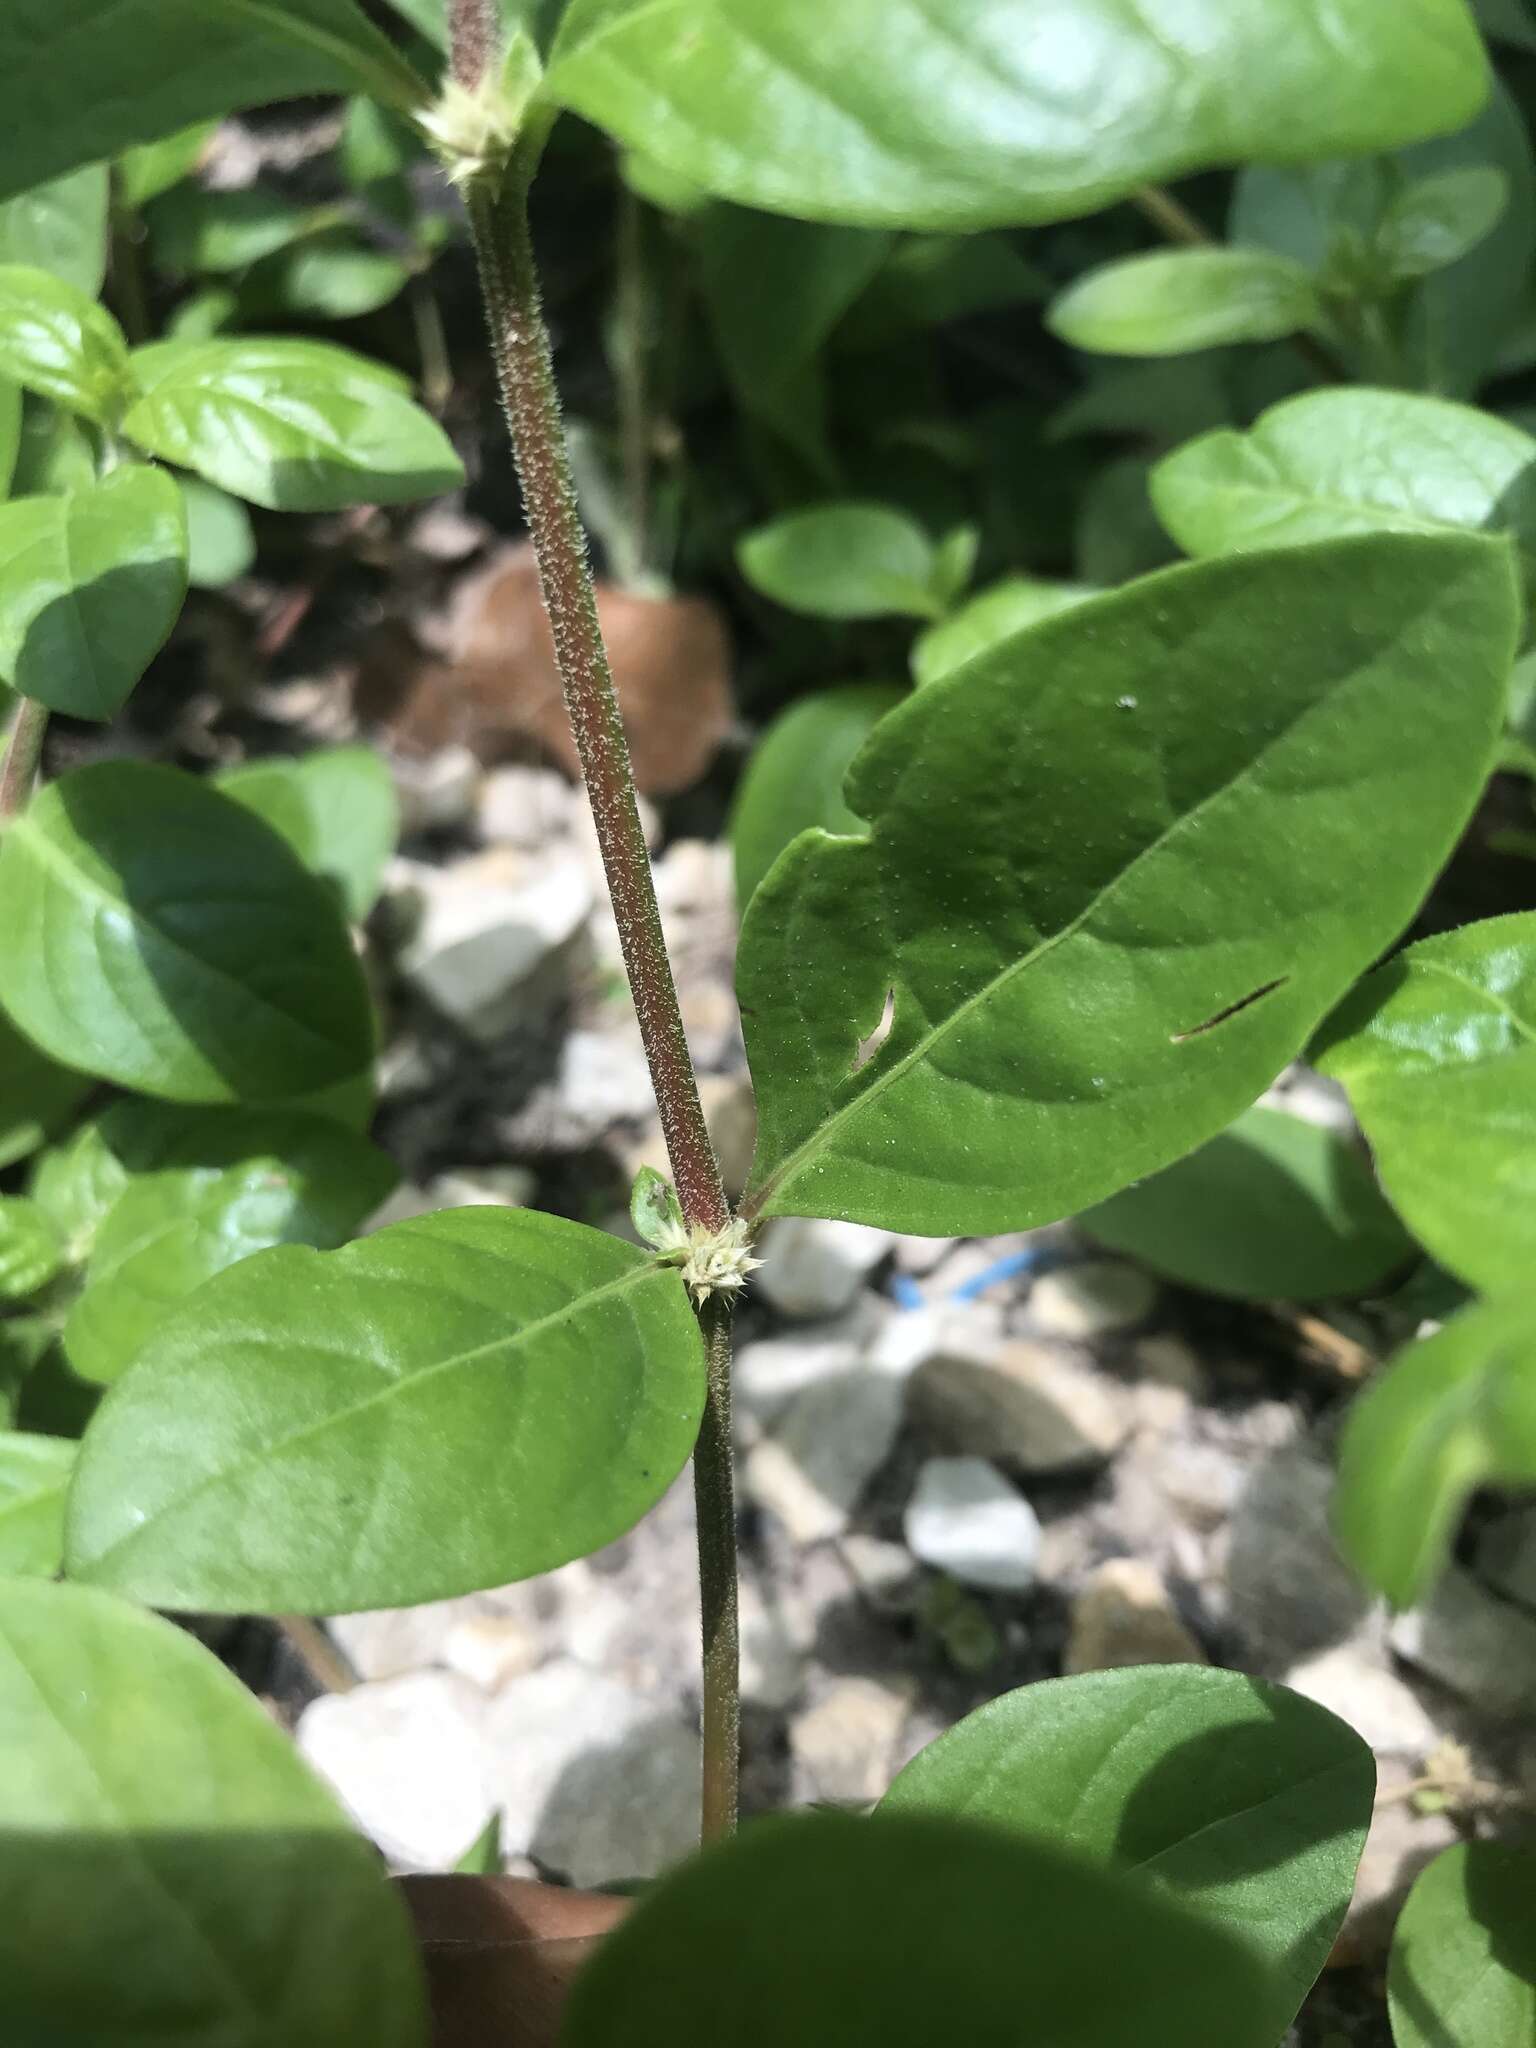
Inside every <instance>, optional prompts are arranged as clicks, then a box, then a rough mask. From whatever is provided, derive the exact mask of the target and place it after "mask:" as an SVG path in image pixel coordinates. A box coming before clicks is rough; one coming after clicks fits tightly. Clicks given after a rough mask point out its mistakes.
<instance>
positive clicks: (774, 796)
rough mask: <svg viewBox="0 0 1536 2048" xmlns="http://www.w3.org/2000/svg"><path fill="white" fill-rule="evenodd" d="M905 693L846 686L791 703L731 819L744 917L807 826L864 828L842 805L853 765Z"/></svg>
mask: <svg viewBox="0 0 1536 2048" xmlns="http://www.w3.org/2000/svg"><path fill="white" fill-rule="evenodd" d="M906 694H907V693H906V691H905V690H902V689H898V688H897V687H895V686H894V685H888V684H885V683H845V684H843V685H841V686H840V687H839V688H836V689H831V690H818V691H817V692H816V694H815V696H814V697H805V698H802V699H801V701H800V702H799V703H798V704H791V705H790V706H789V708H788V710H786V711H782V712H781V713H780V714H779V716H778V717H777V718H776V719H775V720H774V721H773V723H772V724H771V725H770V726H769V727H768V729H767V731H766V732H765V733H764V734H763V735H762V737H761V739H759V740H758V742H757V744H756V746H755V747H754V748H753V749H752V753H751V756H750V758H749V759H748V762H747V771H746V773H745V775H743V777H742V779H741V785H740V787H739V789H738V790H737V792H736V802H735V806H734V808H733V810H732V812H731V827H730V829H731V852H732V856H733V858H734V860H735V863H736V900H737V902H738V903H739V904H740V905H741V907H742V908H743V910H744V909H745V908H746V906H747V903H748V901H749V900H750V898H751V895H752V892H753V890H754V889H756V887H757V885H758V883H759V882H760V881H761V880H762V879H763V877H764V875H766V874H767V872H768V870H769V869H770V868H771V867H772V866H773V864H774V862H775V861H776V860H777V859H778V857H779V855H780V854H781V853H782V852H783V851H784V849H785V847H786V846H788V844H789V843H790V841H791V840H792V839H794V838H795V837H796V836H797V835H798V834H799V833H801V832H803V831H805V830H806V829H807V827H808V826H812V825H820V826H823V827H824V828H825V829H826V830H827V831H828V832H858V831H862V829H863V827H862V825H861V824H860V821H859V820H858V819H857V818H856V817H855V816H854V814H853V812H852V811H850V810H849V808H848V806H847V804H845V803H844V801H843V777H844V775H845V774H846V772H847V769H848V763H849V762H850V761H851V760H852V759H853V757H854V755H855V754H856V753H857V752H858V751H859V749H860V747H862V746H863V744H864V742H865V740H866V739H867V738H868V737H869V735H870V733H871V732H873V730H874V728H875V727H876V725H878V724H879V722H880V720H881V719H882V718H883V717H884V716H885V714H886V712H887V711H890V710H893V709H894V708H895V706H896V705H898V704H899V703H900V702H901V701H902V699H903V698H904V697H905V696H906Z"/></svg>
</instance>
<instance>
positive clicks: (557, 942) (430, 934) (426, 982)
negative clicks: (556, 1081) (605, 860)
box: [395, 854, 592, 1040]
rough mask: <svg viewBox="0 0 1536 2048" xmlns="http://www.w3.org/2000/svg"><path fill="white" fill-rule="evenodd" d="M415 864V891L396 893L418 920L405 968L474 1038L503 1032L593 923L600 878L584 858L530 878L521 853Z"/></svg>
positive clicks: (402, 957) (402, 962)
mask: <svg viewBox="0 0 1536 2048" xmlns="http://www.w3.org/2000/svg"><path fill="white" fill-rule="evenodd" d="M401 865H404V864H402V863H397V864H396V866H397V868H398V867H399V866H401ZM410 865H411V868H412V873H411V875H410V877H409V879H408V888H407V890H400V889H397V890H396V892H395V900H396V906H397V909H398V910H400V911H403V912H404V914H405V917H406V919H407V920H408V921H409V924H410V936H409V938H408V939H407V940H406V941H405V943H404V945H403V946H402V947H401V948H400V950H399V952H398V954H397V956H396V959H397V964H398V966H399V969H400V972H401V974H402V975H403V976H404V978H405V980H406V981H407V982H408V983H409V984H410V986H411V987H412V988H414V989H415V990H417V992H418V993H419V994H421V995H423V996H425V998H426V999H427V1001H428V1002H429V1003H431V1004H432V1006H433V1008H434V1009H436V1010H438V1011H440V1012H441V1013H442V1015H444V1016H445V1017H447V1018H449V1019H450V1020H451V1021H452V1022H453V1023H455V1024H457V1025H459V1026H460V1028H461V1029H462V1030H464V1031H466V1032H468V1033H469V1034H470V1035H471V1036H472V1037H475V1038H479V1039H482V1040H490V1039H492V1038H495V1037H496V1036H497V1035H498V1034H499V1033H500V1032H502V1031H503V1030H505V1028H506V1027H507V1025H508V1024H509V1023H510V1022H512V1021H513V1019H514V1018H515V1017H516V1016H517V1014H518V1012H519V1010H520V1008H521V1007H522V1005H521V1001H520V992H521V991H522V990H523V989H524V988H525V987H526V985H527V984H528V983H529V982H530V981H531V979H532V978H533V976H534V975H535V974H536V973H537V972H538V970H539V969H540V968H541V967H542V966H543V965H544V964H545V962H546V961H548V960H549V959H550V958H551V957H552V956H553V955H555V954H557V953H558V952H560V951H561V949H562V948H563V947H565V946H567V945H568V944H569V943H570V942H571V940H573V939H574V938H575V937H576V935H577V933H578V932H579V931H580V930H581V929H582V927H583V925H584V924H585V923H586V921H587V918H588V916H589V915H590V913H591V910H592V890H591V886H590V884H589V883H588V881H587V879H586V877H585V876H584V875H583V873H582V871H581V868H580V865H579V864H578V863H577V862H575V861H574V860H572V861H561V862H558V863H556V864H555V865H553V866H550V867H546V868H544V869H542V870H540V871H534V872H533V873H531V874H530V875H528V876H527V878H526V879H521V880H515V879H513V878H514V876H515V874H516V863H515V861H510V860H505V859H502V858H501V857H500V856H498V855H496V854H487V855H481V856H478V857H476V858H475V859H473V860H468V861H461V862H460V863H459V864H458V865H457V866H455V867H449V868H431V867H426V866H423V865H419V864H416V863H411V864H410ZM402 897H408V900H406V901H405V902H402V901H401V898H402Z"/></svg>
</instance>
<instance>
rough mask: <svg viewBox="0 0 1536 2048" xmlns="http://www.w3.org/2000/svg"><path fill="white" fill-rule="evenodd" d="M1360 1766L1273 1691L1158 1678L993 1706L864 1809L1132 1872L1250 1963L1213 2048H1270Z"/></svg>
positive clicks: (1064, 1685) (1323, 1933)
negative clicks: (1246, 1998)
mask: <svg viewBox="0 0 1536 2048" xmlns="http://www.w3.org/2000/svg"><path fill="white" fill-rule="evenodd" d="M1375 1786H1376V1771H1375V1765H1374V1762H1373V1760H1372V1757H1371V1752H1370V1751H1369V1749H1367V1747H1366V1745H1365V1744H1364V1743H1363V1742H1362V1741H1361V1740H1360V1738H1359V1736H1358V1735H1356V1734H1355V1733H1354V1731H1353V1730H1352V1729H1350V1728H1347V1727H1346V1726H1345V1725H1344V1723H1343V1722H1342V1721H1339V1720H1337V1719H1335V1717H1334V1716H1333V1715H1332V1714H1330V1713H1328V1712H1327V1711H1326V1709H1324V1708H1322V1707H1319V1706H1316V1705H1314V1704H1313V1702H1312V1701H1311V1700H1307V1699H1303V1698H1302V1697H1301V1696H1300V1695H1299V1694H1297V1693H1293V1692H1287V1691H1286V1690H1285V1688H1284V1687H1283V1686H1278V1685H1266V1684H1264V1683H1263V1682H1262V1680H1259V1679H1256V1678H1247V1677H1244V1676H1243V1675H1242V1674H1241V1673H1239V1672H1236V1671H1209V1670H1206V1669H1204V1668H1201V1667H1198V1666H1195V1665H1172V1666H1166V1665H1165V1666H1161V1667H1153V1668H1150V1669H1147V1668H1143V1669H1140V1670H1125V1671H1095V1672H1090V1673H1088V1674H1086V1675H1085V1676H1083V1677H1079V1678H1058V1679H1048V1680H1046V1681H1045V1682H1044V1683H1043V1684H1037V1685H1031V1686H1027V1687H1025V1688H1024V1689H1023V1690H1022V1691H1019V1692H1013V1693H1007V1694H1005V1695H1004V1696H1003V1697H1002V1698H1001V1699H997V1700H993V1701H992V1702H991V1704H990V1705H988V1706H985V1707H982V1708H980V1709H979V1710H978V1711H977V1712H975V1713H973V1714H970V1715H968V1716H967V1717H966V1718H965V1720H963V1721H962V1722H960V1724H959V1725H958V1727H955V1728H951V1729H950V1730H949V1732H948V1733H947V1734H945V1735H941V1736H940V1737H939V1739H938V1740H937V1741H936V1742H933V1743H930V1744H929V1745H928V1747H927V1748H926V1749H925V1750H923V1751H922V1752H921V1753H920V1754H919V1755H918V1756H916V1757H914V1758H913V1760H912V1762H911V1763H909V1764H908V1765H907V1767H906V1769H905V1770H903V1771H902V1772H901V1773H900V1775H899V1776H898V1777H897V1779H896V1782H895V1783H894V1784H893V1785H892V1787H891V1789H890V1791H889V1792H888V1793H887V1794H886V1795H885V1798H884V1799H883V1800H882V1802H881V1804H880V1809H879V1818H880V1819H881V1820H882V1821H883V1819H884V1816H885V1815H887V1814H892V1813H894V1814H916V1813H927V1814H933V1815H935V1816H938V1815H944V1816H947V1817H948V1818H950V1819H951V1820H958V1821H970V1822H974V1823H976V1824H978V1825H985V1826H988V1827H999V1828H1007V1829H1008V1830H1010V1832H1013V1833H1016V1834H1018V1835H1021V1836H1023V1837H1024V1838H1025V1839H1026V1840H1028V1841H1030V1842H1031V1843H1035V1844H1039V1845H1041V1846H1045V1845H1047V1844H1048V1845H1050V1846H1051V1847H1052V1848H1056V1849H1061V1850H1070V1851H1072V1852H1073V1853H1074V1854H1076V1855H1078V1856H1080V1857H1082V1858H1084V1859H1085V1860H1086V1861H1087V1862H1088V1863H1090V1864H1093V1865H1096V1866H1098V1867H1100V1868H1102V1869H1104V1870H1106V1871H1115V1872H1124V1873H1126V1874H1127V1875H1130V1874H1132V1873H1134V1874H1135V1876H1136V1877H1138V1878H1139V1879H1141V1880H1142V1881H1143V1882H1144V1883H1147V1884H1149V1885H1150V1886H1151V1887H1152V1888H1153V1889H1154V1891H1156V1892H1160V1893H1162V1894H1163V1895H1164V1896H1166V1897H1167V1898H1168V1899H1169V1900H1170V1902H1175V1903H1177V1904H1178V1905H1180V1906H1182V1907H1184V1908H1186V1909H1187V1910H1188V1911H1189V1912H1190V1913H1191V1914H1194V1915H1197V1916H1198V1917H1199V1918H1200V1919H1201V1920H1204V1921H1206V1922H1208V1923H1209V1924H1210V1926H1211V1928H1212V1930H1213V1932H1214V1931H1215V1930H1217V1929H1219V1930H1220V1931H1221V1932H1223V1933H1225V1934H1228V1935H1230V1936H1231V1937H1232V1938H1233V1939H1234V1940H1235V1941H1236V1942H1238V1943H1240V1944H1242V1945H1243V1946H1244V1947H1246V1948H1248V1949H1250V1950H1251V1951H1252V1952H1253V1954H1254V1957H1255V1960H1256V1961H1257V1962H1258V1963H1259V1964H1260V1965H1261V1966H1262V1969H1263V1972H1264V1979H1265V1981H1264V1989H1263V1990H1262V1991H1261V1992H1259V1993H1258V1994H1257V1995H1256V1997H1255V1998H1254V2000H1253V2002H1252V2003H1250V2004H1248V2005H1246V2006H1244V2007H1243V2009H1242V2010H1241V2012H1239V2011H1237V2010H1236V2009H1234V2011H1233V2013H1232V2015H1231V2020H1230V2027H1229V2030H1228V2031H1227V2033H1226V2034H1225V2035H1224V2037H1223V2048H1249V2044H1251V2048H1274V2044H1275V2042H1276V2041H1278V2040H1279V2039H1280V2036H1281V2035H1282V2034H1283V2033H1284V2031H1285V2029H1286V2028H1287V2026H1289V2024H1290V2022H1291V2021H1292V2020H1293V2019H1294V2018H1295V2016H1296V2009H1297V2007H1298V2006H1299V2005H1300V2004H1301V2001H1302V1999H1303V1997H1304V1996H1305V1995H1306V1993H1307V1991H1308V1990H1309V1989H1310V1988H1311V1985H1312V1982H1313V1979H1314V1978H1315V1977H1316V1976H1317V1973H1318V1971H1319V1970H1321V1968H1322V1967H1323V1964H1324V1963H1325V1962H1326V1961H1327V1958H1328V1951H1329V1949H1330V1948H1331V1946H1332V1944H1333V1940H1334V1937H1335V1935H1336V1934H1337V1933H1338V1930H1339V1926H1340V1923H1341V1922H1342V1921H1343V1918H1344V1913H1345V1910H1346V1908H1347V1907H1348V1905H1349V1900H1350V1894H1351V1892H1352V1891H1353V1889H1354V1882H1355V1866H1356V1864H1357V1863H1358V1862H1359V1860H1360V1851H1361V1849H1362V1848H1363V1847H1364V1845H1365V1836H1366V1830H1367V1828H1368V1827H1369V1826H1370V1820H1371V1805H1372V1799H1373V1796H1374V1793H1375Z"/></svg>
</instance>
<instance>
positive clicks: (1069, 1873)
mask: <svg viewBox="0 0 1536 2048" xmlns="http://www.w3.org/2000/svg"><path fill="white" fill-rule="evenodd" d="M1264 1989H1265V1986H1264V1981H1263V1977H1262V1974H1261V1972H1260V1971H1259V1969H1258V1967H1257V1966H1256V1964H1255V1963H1254V1962H1253V1960H1252V1958H1251V1957H1250V1956H1249V1955H1248V1954H1246V1953H1245V1951H1244V1950H1243V1949H1242V1948H1240V1947H1239V1946H1238V1945H1237V1944H1236V1943H1235V1942H1231V1941H1229V1940H1227V1939H1226V1938H1225V1937H1223V1936H1222V1935H1220V1934H1217V1933H1214V1932H1213V1931H1212V1930H1211V1929H1209V1928H1208V1927H1205V1926H1202V1925H1201V1924H1200V1922H1199V1921H1198V1920H1196V1919H1194V1918H1193V1917H1192V1916H1190V1915H1188V1914H1185V1913H1182V1912H1180V1911H1179V1910H1178V1909H1177V1908H1176V1907H1174V1906H1171V1905H1169V1904H1168V1903H1166V1901H1164V1900H1163V1899H1160V1898H1158V1897H1157V1896H1156V1895H1155V1893H1153V1892H1152V1890H1151V1889H1150V1888H1149V1887H1147V1886H1142V1885H1136V1884H1134V1883H1132V1882H1131V1881H1129V1880H1127V1879H1125V1878H1122V1877H1117V1876H1115V1875H1113V1874H1111V1873H1110V1872H1108V1871H1104V1870H1094V1869H1092V1868H1090V1867H1089V1866H1088V1865H1086V1864H1084V1863H1082V1862H1080V1861H1078V1860H1076V1859H1069V1858H1068V1857H1067V1856H1065V1855H1063V1854H1062V1853H1061V1851H1060V1850H1058V1849H1056V1848H1054V1847H1051V1848H1047V1847H1044V1846H1042V1845H1041V1844H1039V1843H1037V1842H1032V1841H1029V1840H1026V1839H1021V1838H1018V1837H1015V1836H1009V1835H1007V1834H1004V1833H1003V1832H1002V1831H1001V1830H999V1829H996V1828H991V1827H986V1828H976V1827H967V1826H964V1825H962V1824H960V1823H958V1822H956V1821H952V1820H936V1819H934V1818H932V1817H931V1816H929V1815H926V1814H899V1815H898V1814H891V1815H883V1816H879V1817H877V1818H876V1819H874V1820H861V1819H855V1818H854V1817H853V1816H851V1815H848V1814H839V1813H809V1814H795V1815H784V1816H780V1817H778V1818H775V1819H772V1820H764V1821H757V1822H755V1823H754V1824H753V1825H752V1827H751V1828H750V1829H748V1831H747V1832H746V1833H745V1834H744V1835H742V1836H740V1837H739V1838H738V1839H737V1840H735V1841H733V1842H727V1843H724V1844H722V1845H720V1846H718V1847H716V1848H714V1849H712V1850H709V1851H706V1853H705V1854H704V1855H703V1856H702V1857H698V1858H696V1859H695V1860H693V1861H692V1862H689V1863H686V1864H684V1865H683V1867H682V1868H681V1869H680V1870H677V1871H674V1872H672V1873H671V1874H670V1875H669V1876H668V1877H666V1878H664V1879H663V1880H661V1881H660V1882H659V1883H658V1884H656V1885H654V1886H652V1887H651V1888H650V1889H649V1890H648V1891H647V1892H646V1894H645V1896H644V1897H643V1898H641V1899H640V1900H639V1902H638V1903H637V1904H636V1906H635V1908H634V1910H633V1911H632V1912H631V1913H630V1914H629V1915H628V1916H627V1917H626V1918H625V1920H624V1921H623V1922H622V1923H621V1924H620V1925H619V1926H618V1927H617V1928H616V1929H615V1930H614V1931H613V1932H612V1933H611V1934H609V1935H608V1936H606V1937H605V1939H604V1941H603V1943H602V1946H601V1947H600V1948H599V1949H598V1951H597V1953H596V1955H595V1956H594V1957H593V1958H592V1960H591V1961H590V1962H589V1963H588V1964H587V1966H586V1967H585V1968H584V1969H583V1970H582V1972H581V1974H580V1976H579V1977H578V1978H577V1980H576V1983H575V1986H574V1989H573V1993H572V1997H571V2003H570V2006H569V2008H568V2011H567V2017H566V2030H565V2033H564V2034H563V2035H562V2041H563V2042H564V2044H565V2048H675V2044H676V2043H679V2042H688V2043H690V2044H692V2043H703V2042H716V2041H721V2042H723V2041H725V2040H727V2039H728V2040H729V2042H730V2044H731V2048H787V2044H788V2043H791V2042H793V2043H794V2048H933V2044H934V2043H936V2042H951V2041H953V2042H964V2043H967V2044H970V2048H982V2044H983V2043H986V2044H992V2043H996V2044H999V2048H1002V2044H1005V2043H1006V2044H1014V2043H1020V2044H1022V2043H1024V2042H1029V2043H1038V2044H1040V2048H1045V2044H1046V2043H1049V2048H1231V2044H1232V2042H1233V2039H1234V2035H1233V2022H1234V2016H1236V2015H1240V2014H1243V2013H1244V2012H1246V2011H1247V2010H1248V2009H1249V2006H1250V2002H1251V2001H1252V2000H1254V1999H1255V1998H1262V1996H1263V1994H1264ZM1271 2048H1272V2044H1271Z"/></svg>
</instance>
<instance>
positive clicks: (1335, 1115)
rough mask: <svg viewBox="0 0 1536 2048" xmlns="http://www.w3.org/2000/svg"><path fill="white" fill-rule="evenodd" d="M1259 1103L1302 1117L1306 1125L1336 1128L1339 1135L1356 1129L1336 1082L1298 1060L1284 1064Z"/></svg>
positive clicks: (1343, 1095)
mask: <svg viewBox="0 0 1536 2048" xmlns="http://www.w3.org/2000/svg"><path fill="white" fill-rule="evenodd" d="M1259 1105H1260V1107H1261V1108H1265V1109H1283V1110H1285V1111H1286V1112H1287V1114H1288V1115H1290V1116H1299V1117H1302V1118H1304V1119H1305V1121H1306V1122H1307V1123H1309V1124H1320V1125H1321V1126H1322V1127H1323V1129H1324V1130H1328V1131H1337V1132H1338V1133H1339V1135H1340V1136H1341V1137H1353V1135H1354V1133H1355V1130H1356V1128H1357V1126H1356V1124H1355V1115H1354V1111H1353V1110H1352V1109H1351V1108H1350V1106H1349V1097H1348V1095H1347V1094H1346V1093H1345V1092H1344V1090H1343V1088H1342V1087H1340V1085H1339V1083H1338V1082H1337V1081H1325V1080H1324V1079H1323V1076H1322V1075H1321V1074H1318V1073H1315V1072H1314V1071H1313V1070H1312V1068H1311V1067H1304V1066H1302V1065H1301V1064H1300V1063H1299V1062H1297V1064H1295V1065H1294V1066H1289V1067H1287V1068H1286V1070H1285V1072H1284V1073H1283V1074H1282V1075H1281V1076H1280V1078H1279V1080H1278V1081H1276V1083H1275V1085H1274V1086H1273V1087H1272V1088H1269V1089H1266V1090H1265V1092H1264V1094H1262V1095H1261V1096H1260V1097H1259Z"/></svg>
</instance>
